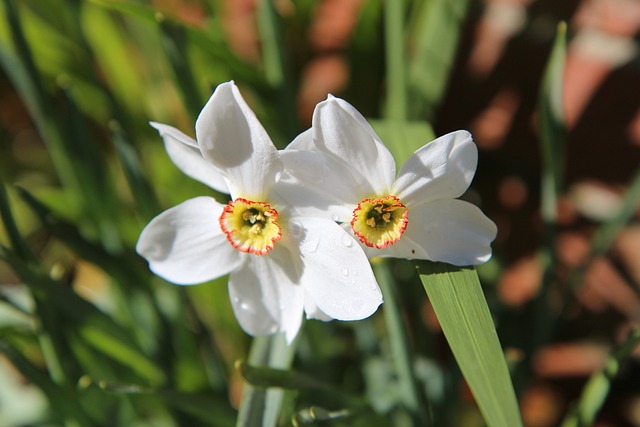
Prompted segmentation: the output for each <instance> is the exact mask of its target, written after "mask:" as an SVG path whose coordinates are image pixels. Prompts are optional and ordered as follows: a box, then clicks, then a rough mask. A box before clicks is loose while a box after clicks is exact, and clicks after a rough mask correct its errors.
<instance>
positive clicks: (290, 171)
mask: <svg viewBox="0 0 640 427" xmlns="http://www.w3.org/2000/svg"><path fill="white" fill-rule="evenodd" d="M280 158H281V159H282V161H283V163H284V165H285V169H284V173H283V174H282V177H281V178H280V180H279V181H278V183H277V184H276V186H275V187H274V188H273V191H274V192H275V193H277V194H278V195H279V196H280V198H281V199H282V200H284V201H285V202H286V203H288V204H289V205H291V206H293V207H294V208H295V210H296V211H297V212H298V214H299V215H301V216H320V217H323V218H327V219H331V220H333V221H339V222H346V221H350V220H351V215H352V212H353V209H354V207H355V206H354V201H357V200H358V198H357V197H358V196H357V195H356V192H355V191H354V190H355V188H356V186H357V184H356V181H355V178H354V177H353V175H351V172H349V170H347V169H346V168H345V166H344V165H343V164H342V162H337V161H336V160H335V159H334V158H333V156H331V155H330V154H328V153H323V152H320V151H314V152H311V151H306V150H284V151H282V152H281V155H280Z"/></svg>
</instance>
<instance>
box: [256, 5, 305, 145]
mask: <svg viewBox="0 0 640 427" xmlns="http://www.w3.org/2000/svg"><path fill="white" fill-rule="evenodd" d="M257 20H258V31H259V32H260V41H261V44H262V62H263V65H264V75H265V79H266V81H267V83H268V84H269V85H270V86H271V88H272V89H274V91H275V95H276V99H275V103H276V106H277V109H278V120H279V122H280V126H281V128H282V131H283V133H284V136H285V137H286V139H287V141H286V142H289V141H291V140H293V138H294V137H295V136H296V135H297V134H298V130H299V129H298V124H297V122H296V117H297V114H296V106H295V95H294V93H293V85H292V78H291V72H290V70H289V66H288V65H289V61H288V59H287V56H286V50H285V49H284V46H285V43H284V41H283V39H282V34H281V32H282V29H281V25H280V20H279V17H278V14H277V12H276V8H275V6H274V1H273V0H259V1H258V10H257ZM273 101H274V100H272V102H273ZM277 143H278V141H277V140H276V144H277ZM279 148H284V147H279Z"/></svg>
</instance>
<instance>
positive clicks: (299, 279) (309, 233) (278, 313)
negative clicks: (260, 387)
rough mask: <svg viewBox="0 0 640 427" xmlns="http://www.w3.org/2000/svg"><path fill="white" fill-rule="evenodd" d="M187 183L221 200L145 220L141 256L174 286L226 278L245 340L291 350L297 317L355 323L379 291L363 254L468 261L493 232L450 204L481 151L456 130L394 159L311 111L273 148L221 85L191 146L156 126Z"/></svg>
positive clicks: (332, 111) (342, 118)
mask: <svg viewBox="0 0 640 427" xmlns="http://www.w3.org/2000/svg"><path fill="white" fill-rule="evenodd" d="M152 126H154V127H155V128H156V129H157V130H158V131H159V132H160V134H161V135H162V137H163V140H164V143H165V148H166V150H167V152H168V154H169V156H170V157H171V159H172V160H173V162H174V163H175V164H176V165H177V166H178V167H179V168H180V169H181V170H182V171H183V172H184V173H186V174H187V175H188V176H190V177H192V178H194V179H196V180H198V181H200V182H202V183H204V184H206V185H208V186H210V187H211V188H213V189H215V190H217V191H220V192H223V193H228V194H229V195H230V196H231V200H230V201H229V203H227V204H226V205H223V204H220V203H218V202H217V201H216V200H215V199H213V198H211V197H197V198H195V199H191V200H187V201H186V202H183V203H182V204H180V205H178V206H175V207H173V208H171V209H169V210H167V211H165V212H163V213H162V214H160V215H158V216H157V217H156V218H154V219H153V220H152V221H151V222H150V223H149V224H148V225H147V226H146V227H145V228H144V230H143V231H142V233H141V235H140V238H139V240H138V244H137V247H136V249H137V251H138V253H139V254H141V255H142V256H143V257H144V258H146V259H147V261H148V262H149V265H150V268H151V270H152V271H153V272H154V273H156V274H157V275H159V276H161V277H163V278H165V279H166V280H168V281H170V282H173V283H177V284H184V285H188V284H196V283H202V282H205V281H208V280H212V279H215V278H217V277H220V276H224V275H226V274H229V296H230V299H231V304H232V307H233V310H234V313H235V315H236V317H237V319H238V321H239V323H240V325H241V326H242V328H243V329H244V330H245V331H246V332H247V333H249V334H251V335H254V336H259V335H268V334H272V333H276V332H283V333H284V334H285V337H286V339H287V341H289V342H291V341H292V340H293V339H294V338H295V336H296V334H297V332H298V330H299V328H300V325H301V322H302V315H303V312H304V313H306V316H307V318H316V319H322V320H330V319H338V320H359V319H363V318H366V317H368V316H370V315H371V314H373V313H374V312H375V311H376V309H377V307H378V306H379V305H380V304H381V303H382V294H381V292H380V289H379V288H378V285H377V283H376V281H375V277H374V276H373V273H372V271H371V267H370V265H369V262H368V259H367V256H369V257H371V256H376V255H378V256H396V257H402V258H416V259H431V260H435V261H444V262H450V263H454V264H458V265H465V264H478V263H481V262H484V261H486V260H487V259H489V257H490V256H491V249H490V246H489V245H490V243H491V241H492V240H493V239H494V237H495V233H496V229H495V225H494V224H493V223H492V222H491V221H490V220H489V219H487V218H486V217H485V216H484V215H483V214H482V212H481V211H480V210H479V209H478V208H476V207H475V206H473V205H471V204H469V203H466V202H463V201H460V200H454V198H455V197H458V196H460V195H461V194H462V193H463V192H464V191H465V190H466V189H467V187H468V186H469V184H470V182H471V179H472V177H473V174H474V172H475V167H476V162H477V151H476V148H475V145H474V143H473V141H472V139H471V136H470V135H469V134H468V133H467V132H455V133H453V134H449V135H445V136H444V137H442V138H439V139H437V140H436V141H433V142H431V143H429V144H427V145H425V146H424V147H422V148H421V149H419V150H418V151H416V153H414V155H413V156H411V158H410V159H409V160H408V161H407V162H406V164H405V165H404V166H403V168H402V169H401V170H400V172H399V174H398V176H397V177H396V176H395V175H396V174H395V163H394V160H393V157H392V156H391V154H390V153H389V151H388V150H387V149H386V147H385V146H384V145H383V144H382V142H381V141H380V140H379V138H378V137H377V136H376V134H375V132H374V131H373V129H371V127H370V126H369V125H368V123H367V122H366V120H365V119H364V118H363V117H362V116H361V115H360V114H359V113H358V112H357V111H356V110H355V109H354V108H353V107H352V106H351V105H349V104H348V103H347V102H345V101H343V100H340V99H337V98H334V97H329V98H328V99H327V100H326V101H324V102H322V103H320V104H318V106H317V107H316V110H315V112H314V117H313V126H312V128H311V129H309V130H308V131H306V132H304V133H302V134H301V135H300V136H299V137H298V138H296V140H294V141H293V142H292V143H291V144H290V145H289V147H287V149H285V150H282V151H278V150H277V149H276V148H275V147H274V145H273V143H272V142H271V139H270V138H269V136H268V135H267V133H266V131H265V130H264V128H263V127H262V125H261V124H260V122H259V121H258V119H257V118H256V116H255V114H254V113H253V111H251V109H250V108H249V106H248V105H247V104H246V102H245V101H244V99H243V98H242V96H241V95H240V92H239V91H238V88H237V87H236V86H235V85H234V84H233V82H228V83H223V84H221V85H219V86H218V87H217V88H216V90H215V92H214V93H213V95H212V96H211V98H210V99H209V101H208V102H207V104H206V105H205V107H204V109H203V110H202V112H201V113H200V116H199V117H198V119H197V121H196V140H193V139H192V138H190V137H188V136H187V135H185V134H183V133H182V132H180V131H178V130H177V129H175V128H173V127H171V126H167V125H163V124H159V123H152Z"/></svg>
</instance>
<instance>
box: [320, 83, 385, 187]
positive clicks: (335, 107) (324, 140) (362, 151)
mask: <svg viewBox="0 0 640 427" xmlns="http://www.w3.org/2000/svg"><path fill="white" fill-rule="evenodd" d="M312 131H313V141H314V144H315V145H316V147H317V148H318V150H321V151H326V152H329V153H332V154H334V155H335V156H337V157H338V158H339V159H341V161H343V162H344V164H345V165H346V166H347V167H348V168H349V169H350V170H352V171H353V174H354V176H356V177H362V179H358V181H359V182H360V181H363V182H362V185H367V187H368V188H367V187H365V188H364V189H363V190H364V192H365V195H366V196H373V195H385V194H388V192H389V190H390V188H391V184H392V183H393V180H394V178H395V174H396V165H395V161H394V159H393V156H392V155H391V153H390V152H389V150H388V149H387V147H385V146H384V144H383V143H382V142H381V141H380V138H378V135H376V133H375V132H374V130H373V128H372V127H371V125H369V123H368V122H367V121H366V120H365V118H364V117H363V116H362V114H360V113H359V112H358V110H356V109H355V108H354V107H353V106H352V105H351V104H349V103H348V102H346V101H344V100H342V99H339V98H335V97H332V96H329V98H328V99H327V100H326V101H323V102H321V103H319V104H318V105H317V106H316V108H315V110H314V112H313V125H312Z"/></svg>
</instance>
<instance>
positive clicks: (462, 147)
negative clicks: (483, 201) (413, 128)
mask: <svg viewBox="0 0 640 427" xmlns="http://www.w3.org/2000/svg"><path fill="white" fill-rule="evenodd" d="M282 158H283V160H284V161H285V165H286V169H287V172H286V173H285V176H284V177H283V179H282V184H283V185H284V184H285V183H286V184H287V185H289V186H290V188H289V190H288V191H289V194H290V198H289V199H290V201H291V202H292V203H295V204H296V205H297V206H299V210H300V211H301V212H304V213H306V214H308V215H316V216H321V217H325V218H329V219H333V220H334V221H336V222H338V223H340V224H342V225H343V227H345V229H347V230H350V231H351V232H352V233H353V235H354V236H355V237H356V238H357V239H358V240H359V241H360V242H361V243H362V245H363V247H364V248H365V250H366V251H367V253H368V255H369V256H370V257H373V256H382V257H397V258H408V259H428V260H432V261H442V262H448V263H451V264H456V265H472V264H480V263H483V262H485V261H487V260H488V259H489V258H490V257H491V246H490V244H491V242H492V241H493V239H495V236H496V232H497V229H496V226H495V224H494V223H493V222H492V221H491V220H490V219H488V218H487V217H486V216H485V215H484V214H483V213H482V211H481V210H480V209H478V208H477V207H476V206H474V205H472V204H471V203H468V202H465V201H462V200H459V199H457V198H458V197H460V196H461V195H462V194H463V193H464V192H465V191H466V190H467V188H468V187H469V185H470V184H471V180H472V179H473V175H474V174H475V170H476V165H477V160H478V152H477V148H476V145H475V143H474V142H473V139H472V138H471V134H469V132H466V131H457V132H453V133H450V134H447V135H444V136H442V137H440V138H438V139H436V140H435V141H432V142H430V143H428V144H426V145H424V146H423V147H421V148H420V149H418V150H417V151H416V152H415V153H413V154H412V155H411V157H409V159H408V160H407V161H406V162H405V164H404V165H403V166H402V168H401V169H400V171H399V173H398V174H397V176H396V165H395V162H394V158H393V156H392V155H391V153H390V152H389V150H388V149H387V148H386V147H385V146H384V144H383V143H382V142H381V141H380V138H379V137H378V136H377V135H376V133H375V132H374V130H373V129H372V128H371V126H370V125H369V123H367V121H366V120H365V119H364V117H363V116H362V115H361V114H360V113H359V112H358V111H357V110H356V109H355V108H354V107H353V106H351V105H350V104H349V103H347V102H346V101H344V100H341V99H339V98H335V97H332V96H329V98H328V99H327V100H326V101H323V102H321V103H320V104H318V105H317V106H316V109H315V111H314V114H313V124H312V127H311V129H309V130H308V131H307V132H305V133H303V134H301V135H300V136H299V137H298V138H296V140H295V141H293V142H292V143H291V144H290V145H289V147H287V149H286V150H284V151H283V154H282ZM303 188H304V189H305V190H302V189H303ZM308 188H313V191H312V192H309V191H308V190H307V189H308Z"/></svg>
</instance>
